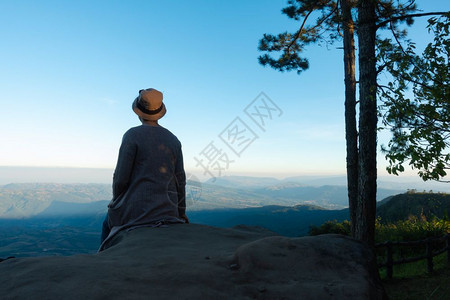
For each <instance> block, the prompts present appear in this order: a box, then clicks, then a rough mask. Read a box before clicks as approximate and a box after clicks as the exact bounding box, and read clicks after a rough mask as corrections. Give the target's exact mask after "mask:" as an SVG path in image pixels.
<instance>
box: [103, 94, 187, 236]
mask: <svg viewBox="0 0 450 300" xmlns="http://www.w3.org/2000/svg"><path fill="white" fill-rule="evenodd" d="M132 108H133V111H134V112H135V113H136V114H137V115H138V117H139V120H140V121H141V122H142V125H140V126H137V127H133V128H131V129H129V130H128V131H127V132H126V133H125V134H124V136H123V139H122V144H121V146H120V150H119V158H118V161H117V166H116V169H115V171H114V177H113V198H112V200H111V202H110V203H109V204H108V214H107V216H106V219H105V221H104V222H103V230H102V238H101V241H102V243H104V241H105V240H106V239H109V238H111V237H112V236H113V235H114V234H115V233H117V232H118V231H120V230H122V229H130V228H135V227H140V226H152V227H158V226H161V225H163V224H169V223H188V222H189V220H188V218H187V216H186V213H185V211H186V204H185V203H186V202H185V186H186V175H185V172H184V167H183V155H182V151H181V143H180V141H179V140H178V138H177V137H176V136H175V135H174V134H172V133H171V132H170V131H169V130H167V129H166V128H164V127H162V126H160V125H159V124H158V120H159V119H161V118H162V117H163V116H164V115H165V113H166V107H165V105H164V103H163V94H162V93H161V92H160V91H157V90H155V89H152V88H149V89H145V90H140V91H139V96H138V97H137V98H136V99H135V100H134V102H133V105H132Z"/></svg>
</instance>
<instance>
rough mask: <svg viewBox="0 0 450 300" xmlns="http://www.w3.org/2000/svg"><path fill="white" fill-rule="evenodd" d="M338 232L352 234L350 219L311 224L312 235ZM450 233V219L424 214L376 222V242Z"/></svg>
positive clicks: (310, 232)
mask: <svg viewBox="0 0 450 300" xmlns="http://www.w3.org/2000/svg"><path fill="white" fill-rule="evenodd" d="M327 233H337V234H343V235H348V236H349V235H350V221H347V220H344V221H343V222H337V221H336V220H333V221H326V222H325V223H323V224H322V225H320V226H310V230H309V234H310V235H319V234H327ZM446 233H450V221H448V220H444V219H437V218H434V219H432V220H427V219H426V218H425V217H424V216H422V217H416V216H411V217H410V218H409V219H408V220H405V221H397V222H394V223H387V224H383V223H382V222H381V220H380V218H378V219H377V221H376V223H375V242H376V243H382V242H385V241H399V242H404V241H419V240H423V239H426V238H429V237H441V236H443V235H444V234H446Z"/></svg>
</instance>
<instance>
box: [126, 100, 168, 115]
mask: <svg viewBox="0 0 450 300" xmlns="http://www.w3.org/2000/svg"><path fill="white" fill-rule="evenodd" d="M137 101H138V98H136V99H134V101H133V106H132V107H133V111H134V113H135V114H137V115H138V116H139V117H141V118H143V119H145V120H149V121H157V120H159V119H161V118H162V117H164V115H165V114H166V106H165V105H164V103H163V104H162V109H161V111H160V112H158V113H157V114H154V115H149V114H146V113H144V112H143V111H141V110H140V109H139V108H138V107H137Z"/></svg>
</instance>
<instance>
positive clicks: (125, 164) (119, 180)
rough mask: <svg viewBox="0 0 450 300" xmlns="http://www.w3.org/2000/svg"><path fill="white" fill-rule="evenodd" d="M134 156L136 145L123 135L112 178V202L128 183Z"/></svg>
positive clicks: (124, 189) (126, 135) (127, 136)
mask: <svg viewBox="0 0 450 300" xmlns="http://www.w3.org/2000/svg"><path fill="white" fill-rule="evenodd" d="M135 156H136V144H135V143H134V142H133V141H132V140H131V138H130V136H129V134H127V133H125V135H124V136H123V139H122V144H121V145H120V150H119V158H118V159H117V165H116V169H115V171H114V176H113V200H115V199H117V197H119V196H120V195H121V194H122V193H124V192H125V191H126V190H127V188H128V185H129V183H130V179H131V174H132V171H133V165H134V159H135Z"/></svg>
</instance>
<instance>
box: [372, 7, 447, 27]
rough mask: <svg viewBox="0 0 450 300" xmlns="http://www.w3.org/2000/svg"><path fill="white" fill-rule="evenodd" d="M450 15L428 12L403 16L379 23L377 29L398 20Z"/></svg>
mask: <svg viewBox="0 0 450 300" xmlns="http://www.w3.org/2000/svg"><path fill="white" fill-rule="evenodd" d="M448 13H450V11H437V12H428V13H421V14H410V15H403V16H398V17H393V18H390V19H387V20H384V21H383V22H380V23H378V24H377V25H376V27H377V28H380V27H383V26H385V25H386V24H387V23H390V22H394V21H398V20H404V19H409V18H416V17H425V16H437V15H441V16H444V15H446V14H448Z"/></svg>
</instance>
